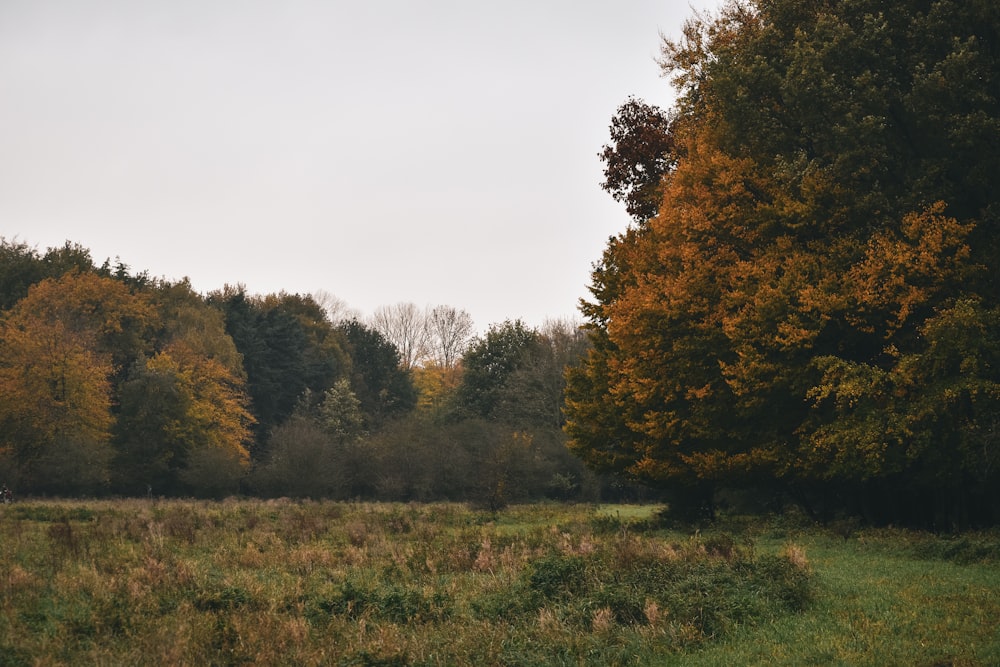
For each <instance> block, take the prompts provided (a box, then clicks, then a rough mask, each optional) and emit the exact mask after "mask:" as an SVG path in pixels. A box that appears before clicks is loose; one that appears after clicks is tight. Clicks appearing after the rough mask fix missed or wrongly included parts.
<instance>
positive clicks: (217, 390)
mask: <svg viewBox="0 0 1000 667" xmlns="http://www.w3.org/2000/svg"><path fill="white" fill-rule="evenodd" d="M174 349H176V350H177V352H178V355H177V356H178V358H177V359H175V358H174V356H173V351H174ZM146 369H147V370H148V371H151V372H158V373H166V374H172V375H174V376H175V378H176V379H177V382H178V385H179V389H180V391H181V392H182V395H183V397H184V398H185V399H186V400H185V401H184V404H185V405H186V408H187V409H186V412H185V414H184V418H183V419H182V420H180V422H181V423H179V424H177V426H178V427H179V428H180V430H181V431H182V433H174V434H171V435H173V436H174V437H181V438H182V439H184V440H186V441H188V442H189V444H190V445H191V446H192V447H193V448H195V449H197V448H200V447H208V448H216V449H220V450H224V451H227V452H229V453H230V454H232V455H233V456H234V457H236V458H237V459H238V460H239V461H240V462H241V464H242V465H247V464H248V463H249V460H250V454H249V452H248V451H247V448H246V444H247V442H249V439H250V425H251V424H252V423H253V421H254V420H253V416H252V415H251V414H250V411H249V408H248V403H249V400H248V398H247V397H246V395H245V394H244V393H243V391H242V382H241V380H240V378H238V377H237V376H235V375H234V374H233V373H232V371H231V370H230V369H228V368H226V367H225V366H224V365H223V364H222V363H221V362H219V361H218V360H216V359H211V358H206V357H201V356H192V355H191V354H190V351H189V350H188V349H187V347H186V346H185V345H184V344H178V345H171V346H168V347H167V349H166V350H164V351H163V352H161V353H159V354H157V355H156V356H155V357H153V358H152V359H150V360H148V361H147V362H146Z"/></svg>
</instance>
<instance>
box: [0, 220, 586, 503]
mask: <svg viewBox="0 0 1000 667" xmlns="http://www.w3.org/2000/svg"><path fill="white" fill-rule="evenodd" d="M321 301H322V302H325V303H323V304H321V303H320V302H321ZM341 306H342V304H340V303H339V302H337V301H336V300H335V299H333V298H331V297H329V295H320V296H319V298H314V297H312V296H310V295H299V294H287V293H279V294H269V295H263V296H261V295H252V294H248V293H247V291H246V290H245V288H243V287H241V286H235V287H233V286H227V287H225V288H223V289H221V290H217V291H214V292H211V293H209V294H206V295H202V294H199V293H196V292H195V291H194V290H193V289H192V288H191V285H190V283H189V282H188V281H187V280H186V279H185V280H181V281H168V280H164V279H154V278H151V277H150V276H148V275H147V274H145V273H136V272H133V271H131V270H130V269H129V267H128V266H127V265H125V264H124V263H122V262H121V261H120V260H118V261H116V262H115V263H112V262H110V261H105V262H104V263H103V264H101V265H97V264H95V262H94V261H93V260H92V258H91V255H90V252H89V251H88V250H87V249H86V248H84V247H82V246H80V245H77V244H73V243H70V242H67V243H66V244H65V245H64V246H62V247H56V248H49V249H47V250H46V251H44V252H42V251H39V250H37V249H35V248H33V247H29V246H28V245H27V244H25V243H22V242H18V241H12V240H7V239H0V479H3V480H4V481H5V483H6V484H8V485H9V486H10V487H11V488H12V489H14V490H15V491H16V492H17V493H20V494H59V495H81V494H85V495H102V494H120V495H133V496H140V495H146V494H154V495H157V496H159V495H168V496H172V495H194V496H206V497H220V496H225V495H229V494H237V493H242V494H256V495H263V496H293V497H324V498H339V499H350V498H369V499H386V500H436V499H450V500H471V501H475V502H482V503H484V504H489V505H492V506H500V505H502V504H505V503H507V502H509V501H511V500H519V499H534V498H544V497H560V498H562V497H574V498H576V497H584V496H586V495H587V494H590V495H591V496H593V495H594V494H595V493H597V491H598V486H597V485H598V484H599V482H598V481H597V478H596V477H595V476H594V475H593V474H592V473H589V472H588V471H587V469H586V468H585V467H584V466H583V464H582V463H581V462H580V461H579V460H577V459H576V458H574V457H573V456H572V455H570V454H569V452H568V451H567V450H566V448H565V437H564V435H563V434H562V431H561V428H562V421H563V420H562V411H561V404H562V391H563V375H562V372H563V368H564V366H565V365H566V364H572V363H575V362H576V361H577V360H579V359H580V358H581V357H582V354H583V351H584V349H585V348H586V346H587V342H586V340H585V338H584V337H583V336H582V334H581V333H580V331H579V329H578V327H576V326H575V325H572V324H570V323H566V322H550V323H548V324H546V325H545V326H544V327H542V329H535V328H529V327H527V326H526V325H524V324H523V323H522V322H520V321H518V320H515V321H508V322H504V323H500V324H495V325H493V326H491V327H490V328H489V330H488V331H487V332H486V333H485V334H484V335H482V336H478V337H477V336H473V335H472V334H473V329H472V321H471V318H470V317H469V315H468V313H466V312H464V311H462V310H459V309H456V308H453V307H449V306H436V307H433V308H427V309H419V308H417V307H416V306H415V305H413V304H397V305H395V306H387V307H385V308H382V309H379V310H378V311H376V313H375V314H374V315H373V316H372V317H371V318H369V319H367V320H364V319H362V318H361V317H359V316H357V315H355V314H351V313H349V312H348V311H346V309H344V308H342V307H341Z"/></svg>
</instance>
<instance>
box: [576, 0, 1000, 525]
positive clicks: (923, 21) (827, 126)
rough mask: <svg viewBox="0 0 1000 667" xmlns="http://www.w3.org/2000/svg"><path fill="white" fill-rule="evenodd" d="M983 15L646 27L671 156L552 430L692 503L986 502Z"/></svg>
mask: <svg viewBox="0 0 1000 667" xmlns="http://www.w3.org/2000/svg"><path fill="white" fill-rule="evenodd" d="M998 35H1000V9H998V8H997V6H996V5H995V3H991V2H986V1H979V0H975V1H971V2H957V1H952V0H919V1H918V0H909V1H907V2H897V3H891V4H890V5H888V6H887V5H886V3H882V2H877V1H875V0H859V1H857V2H850V3H846V2H839V1H835V0H807V1H805V2H802V1H800V0H756V1H753V2H731V3H729V4H728V5H726V6H725V7H724V8H723V9H722V10H721V12H720V13H719V15H718V16H716V17H709V18H705V17H701V18H697V19H694V20H692V21H690V22H689V23H688V24H687V25H686V28H685V32H684V36H683V38H682V39H681V40H679V41H676V42H667V43H665V45H664V50H663V54H664V57H663V64H664V67H665V69H666V70H667V71H668V72H670V73H672V74H673V76H674V82H675V84H676V85H677V87H678V89H679V91H680V93H681V96H680V99H679V102H678V105H677V108H676V109H675V111H674V115H673V120H672V125H671V127H670V129H669V132H670V135H671V139H672V142H671V144H670V150H671V151H672V154H671V156H670V159H669V160H668V161H667V162H668V163H669V164H671V169H670V170H669V171H668V172H667V173H666V174H665V176H664V178H663V180H662V182H661V184H660V190H661V191H662V193H663V197H662V200H661V201H660V204H659V208H658V209H657V212H656V214H655V215H653V216H652V217H650V218H649V219H647V220H642V221H640V222H638V223H637V224H636V225H635V226H634V227H633V228H631V229H629V230H628V231H626V232H625V233H623V234H621V235H620V236H618V237H616V238H614V239H612V241H611V242H610V243H609V246H608V248H607V250H606V251H605V254H604V257H603V258H602V260H601V262H600V263H599V264H598V266H597V267H596V269H595V271H594V274H593V284H592V287H591V291H592V294H593V299H592V300H591V301H590V302H588V303H585V304H584V305H583V312H584V314H585V315H586V316H587V318H588V329H589V331H590V335H591V338H592V342H593V343H594V346H593V350H592V352H591V356H590V358H589V360H588V362H587V363H586V364H584V365H583V366H582V367H580V368H579V369H577V370H574V371H571V372H570V376H569V387H568V390H567V413H568V417H569V423H568V426H567V430H568V432H569V435H570V437H571V447H572V448H573V449H574V450H575V451H576V452H577V453H579V454H580V455H581V456H582V457H583V458H584V459H585V460H587V461H588V462H590V463H591V464H592V465H593V466H595V467H598V468H603V469H608V470H614V471H618V472H623V473H625V474H627V475H630V476H632V477H635V478H637V479H640V480H644V481H648V482H651V483H654V484H658V485H661V486H663V487H664V488H667V489H670V490H672V491H674V492H675V500H676V501H677V505H678V506H680V505H683V504H685V503H686V504H687V505H688V506H689V507H691V508H694V509H698V508H707V507H710V506H711V501H712V496H713V492H714V490H715V489H717V488H718V487H719V486H738V485H746V484H754V485H756V486H758V487H760V486H764V487H767V488H775V487H778V486H781V487H782V488H785V489H788V490H791V491H793V492H795V493H797V495H798V498H799V499H800V500H802V501H803V502H805V503H806V504H808V505H810V506H812V507H815V508H816V509H817V510H823V511H833V510H836V509H848V510H856V511H859V512H864V513H866V514H867V515H868V516H869V518H871V519H873V520H900V519H912V520H914V521H938V522H940V521H952V522H968V521H974V520H978V521H990V520H995V519H996V518H998V512H1000V498H998V496H997V493H996V491H995V490H994V489H995V488H996V486H997V484H996V482H997V481H1000V480H998V467H1000V466H998V464H1000V455H998V450H1000V441H998V440H997V415H998V407H1000V366H998V365H997V363H996V361H997V359H998V354H1000V337H998V333H997V329H996V327H995V324H996V321H997V317H998V313H1000V311H998V306H1000V285H998V284H997V279H996V277H995V276H996V274H995V272H993V271H991V270H990V269H989V268H988V267H989V266H990V264H991V263H993V262H995V261H996V259H997V257H998V254H997V252H998V249H1000V245H998V241H1000V234H998V216H1000V201H998V197H997V195H998V189H997V186H996V185H995V182H994V180H993V177H992V176H991V174H996V173H1000V152H998V151H997V150H996V148H997V146H996V143H997V138H998V137H1000V60H998V59H1000V41H998V40H1000V37H998Z"/></svg>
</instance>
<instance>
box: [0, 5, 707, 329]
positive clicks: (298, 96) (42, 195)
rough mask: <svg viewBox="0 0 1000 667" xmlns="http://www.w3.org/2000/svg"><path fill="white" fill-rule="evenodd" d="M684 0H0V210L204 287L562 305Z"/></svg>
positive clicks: (507, 314)
mask: <svg viewBox="0 0 1000 667" xmlns="http://www.w3.org/2000/svg"><path fill="white" fill-rule="evenodd" d="M717 4H718V3H717V2H713V1H711V0H695V1H694V2H692V3H690V4H689V3H687V2H683V1H682V2H675V1H673V0H504V1H499V0H491V1H490V2H486V1H479V0H423V1H418V0H411V1H406V0H357V1H356V2H345V1H340V0H280V1H279V0H273V1H268V0H0V235H2V236H4V237H6V238H7V239H8V240H10V239H17V240H19V241H23V242H27V243H29V244H30V245H33V246H37V247H38V248H39V249H40V250H44V249H45V248H47V247H49V246H53V245H62V243H63V242H65V241H67V240H70V241H73V242H76V243H79V244H81V245H83V246H85V247H87V248H89V249H90V250H91V252H92V254H93V256H94V259H95V261H97V262H98V263H100V262H102V261H103V260H104V259H105V258H112V259H114V258H115V257H120V258H121V260H122V261H124V262H125V263H126V264H128V265H129V266H130V267H131V268H132V269H133V270H134V271H148V272H149V273H150V274H151V275H153V276H157V277H165V278H168V279H171V280H174V279H180V278H182V277H185V276H187V277H189V278H190V279H191V282H192V284H193V285H194V287H195V289H196V290H198V291H200V292H208V291H211V290H214V289H218V288H220V287H222V286H223V285H224V284H226V283H229V284H236V283H243V284H245V285H246V286H247V288H248V290H249V291H250V292H252V293H257V294H265V293H269V292H278V291H281V290H284V291H287V292H298V293H314V292H316V291H318V290H325V291H326V292H329V293H331V294H333V295H335V296H337V297H339V298H340V299H342V300H343V301H345V302H347V304H348V305H349V306H351V307H352V308H354V309H356V310H358V311H359V312H360V313H362V314H364V315H367V314H369V313H371V312H372V311H373V310H374V309H375V308H377V307H378V306H381V305H389V304H394V303H397V302H413V303H416V304H417V305H419V306H425V305H437V304H445V305H449V306H455V307H458V308H463V309H465V310H467V311H468V312H469V313H470V314H471V315H472V317H473V319H474V321H475V324H476V327H477V329H479V330H483V329H485V328H486V326H488V325H489V324H491V323H495V322H501V321H503V320H505V319H514V318H522V319H524V320H525V321H526V322H528V323H529V324H532V325H540V324H541V323H542V322H543V321H544V320H545V319H546V318H549V317H576V316H577V315H578V311H577V302H578V300H579V299H580V298H581V297H585V296H587V290H586V287H587V284H588V283H589V277H590V270H591V266H592V264H593V262H595V261H596V260H597V259H599V257H600V255H601V252H602V250H603V249H604V246H605V243H606V240H607V238H608V236H610V235H612V234H615V233H618V232H620V231H622V230H623V229H624V228H625V227H626V225H627V224H628V216H627V215H626V214H625V211H624V208H623V207H622V206H621V205H619V204H617V203H616V202H614V201H613V200H612V199H611V198H610V196H608V195H607V194H606V193H604V192H603V191H602V190H601V189H600V181H601V178H602V165H601V162H600V160H599V159H598V158H597V153H598V152H599V150H600V149H601V146H602V145H603V144H605V143H607V141H608V124H609V122H610V119H611V116H612V115H613V114H614V112H615V109H616V108H617V107H618V105H619V104H621V103H622V102H624V101H625V100H626V99H627V97H628V96H629V95H635V96H637V97H640V98H642V99H645V100H646V101H647V102H650V103H654V104H658V105H660V106H663V107H666V106H669V105H670V103H671V99H672V90H671V88H670V85H669V83H668V82H667V81H666V80H665V79H662V78H661V77H660V70H659V67H658V66H657V64H656V57H657V56H658V54H659V46H660V34H661V33H663V34H665V35H668V36H677V35H679V33H680V29H681V25H682V23H683V21H684V20H685V19H686V18H688V17H689V16H690V15H691V14H692V13H693V12H694V8H705V7H709V8H714V7H716V6H717Z"/></svg>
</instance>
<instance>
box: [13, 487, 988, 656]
mask: <svg viewBox="0 0 1000 667" xmlns="http://www.w3.org/2000/svg"><path fill="white" fill-rule="evenodd" d="M657 510H658V508H656V507H635V506H612V507H608V506H596V505H560V504H536V505H524V506H513V507H509V508H507V509H505V510H503V511H500V512H496V513H494V512H488V511H480V510H476V509H472V508H469V507H467V506H465V505H461V504H426V505H419V504H377V503H335V502H309V501H306V502H293V501H288V500H272V501H264V500H242V499H241V500H235V499H234V500H227V501H222V502H205V501H182V500H117V501H110V500H108V501H104V500H100V501H51V500H49V501H26V502H20V503H17V504H14V505H5V506H0V665H61V664H65V665H78V664H101V665H145V664H149V665H154V664H155V665H160V664H170V665H185V664H187V665H209V664H214V665H238V664H254V665H286V664H296V665H344V666H349V665H370V666H374V665H465V664H477V665H733V664H741V665H755V664H760V665H765V664H766V665H809V664H812V665H927V666H930V665H941V666H943V665H954V666H957V665H998V664H1000V631H998V628H1000V552H998V549H1000V534H997V533H995V532H992V533H970V534H964V535H959V536H938V535H932V534H928V533H919V532H911V531H903V530H884V529H883V530H869V529H861V528H859V527H857V526H853V525H850V524H841V525H837V526H833V527H821V526H814V525H811V524H810V523H809V522H807V521H805V520H803V519H802V518H801V517H794V516H791V517H790V516H784V517H769V518H743V517H729V518H725V517H724V518H723V519H721V520H720V521H719V522H717V524H716V525H713V526H711V527H706V528H702V529H701V530H696V529H694V528H685V527H679V526H671V525H670V524H669V523H667V522H665V521H664V520H663V517H662V516H661V515H660V514H659V513H658V512H657Z"/></svg>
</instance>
